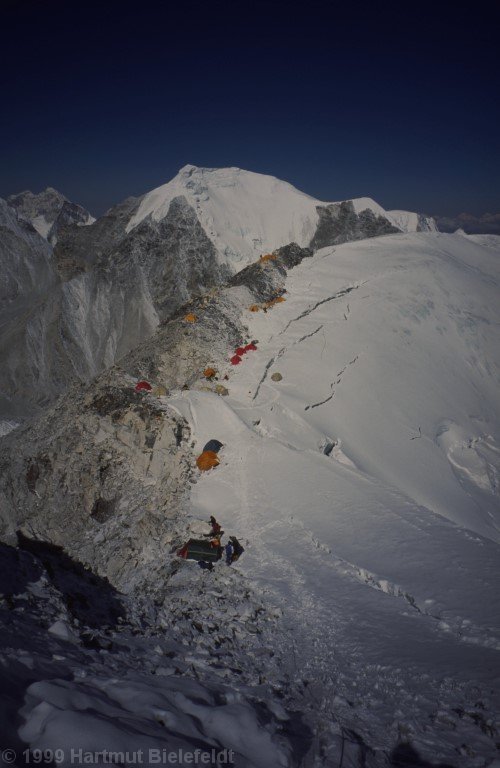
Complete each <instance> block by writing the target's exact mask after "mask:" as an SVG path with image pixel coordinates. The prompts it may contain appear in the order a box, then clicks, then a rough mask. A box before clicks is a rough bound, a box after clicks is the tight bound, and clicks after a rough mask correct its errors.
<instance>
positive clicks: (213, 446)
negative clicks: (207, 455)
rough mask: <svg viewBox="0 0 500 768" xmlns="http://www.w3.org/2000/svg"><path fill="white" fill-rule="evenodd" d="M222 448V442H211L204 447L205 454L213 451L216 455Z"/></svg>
mask: <svg viewBox="0 0 500 768" xmlns="http://www.w3.org/2000/svg"><path fill="white" fill-rule="evenodd" d="M221 448H222V443H221V441H220V440H209V441H208V443H207V444H206V446H205V447H204V449H203V452H205V451H213V452H214V453H219V451H220V449H221Z"/></svg>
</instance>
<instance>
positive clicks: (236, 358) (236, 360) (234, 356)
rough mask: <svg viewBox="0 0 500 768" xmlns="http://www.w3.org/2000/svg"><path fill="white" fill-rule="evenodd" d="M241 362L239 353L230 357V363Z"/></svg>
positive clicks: (236, 363)
mask: <svg viewBox="0 0 500 768" xmlns="http://www.w3.org/2000/svg"><path fill="white" fill-rule="evenodd" d="M240 363H241V357H240V356H239V355H233V356H232V358H231V364H232V365H239V364H240Z"/></svg>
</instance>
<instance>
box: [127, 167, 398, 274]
mask: <svg viewBox="0 0 500 768" xmlns="http://www.w3.org/2000/svg"><path fill="white" fill-rule="evenodd" d="M179 196H182V197H184V198H185V199H186V200H187V202H188V204H189V205H190V206H191V207H192V208H193V209H194V210H195V211H196V215H197V217H198V219H199V221H200V223H201V225H202V227H203V229H204V231H205V232H206V234H207V235H208V237H209V238H210V240H211V241H212V242H213V244H214V246H215V248H216V249H217V252H218V254H219V258H220V259H221V260H223V261H225V262H226V263H227V264H228V265H229V266H230V268H231V269H232V271H235V270H236V269H237V268H240V267H242V266H244V265H245V264H248V263H250V262H251V261H254V260H255V259H256V258H258V257H259V256H260V255H262V254H263V253H268V252H269V251H273V250H275V249H276V248H280V247H281V246H283V245H287V244H288V243H297V244H298V245H300V246H302V247H306V246H309V245H310V244H311V242H312V241H313V239H314V238H315V237H317V234H318V227H319V226H320V223H321V221H322V218H321V213H322V212H326V211H327V210H328V209H330V208H331V207H332V206H334V207H335V206H340V205H341V203H324V202H321V201H320V200H315V199H314V198H313V197H311V196H310V195H306V194H304V193H303V192H300V191H299V190H298V189H296V188H295V187H293V186H292V185H291V184H288V183H287V182H285V181H280V180H279V179H276V178H275V177H274V176H266V175H263V174H260V173H252V172H250V171H244V170H241V169H240V168H197V167H196V166H194V165H186V166H185V167H184V168H182V169H181V170H180V171H179V173H178V174H177V176H175V178H174V179H172V180H171V181H169V182H168V184H164V185H163V186H161V187H158V188H157V189H154V190H152V191H151V192H149V193H148V194H146V195H145V196H144V197H143V199H142V201H141V204H140V206H139V208H138V210H137V212H136V213H135V214H134V215H133V216H132V217H131V219H130V221H129V223H128V225H127V231H128V232H130V231H132V230H133V229H134V227H136V226H137V225H138V224H140V223H141V222H143V221H144V220H147V219H151V220H152V221H161V220H162V219H163V218H164V217H165V216H166V215H167V213H168V210H169V207H170V204H171V202H172V200H173V199H174V198H176V197H179ZM343 202H344V203H350V204H352V205H351V206H350V208H352V213H353V218H355V219H358V217H359V215H360V214H361V213H363V212H367V216H368V218H370V219H371V218H373V222H374V224H375V227H377V225H378V229H377V234H382V232H383V231H384V230H385V231H387V233H389V232H390V231H393V232H395V231H397V230H396V228H394V229H391V227H395V223H394V221H393V220H392V219H391V217H390V216H389V215H388V214H387V213H386V212H385V211H384V209H383V208H382V207H381V206H380V205H378V203H376V202H375V201H374V200H371V199H370V198H359V199H356V200H352V201H343ZM342 224H343V222H342V221H340V222H339V223H338V225H337V230H336V232H335V236H336V237H337V238H338V239H340V241H341V242H344V241H345V240H347V239H354V238H353V237H352V234H353V233H352V232H349V231H348V230H347V228H346V225H345V224H344V226H343V228H342ZM366 236H367V235H366V233H365V232H361V231H360V232H359V237H366ZM356 239H359V238H356Z"/></svg>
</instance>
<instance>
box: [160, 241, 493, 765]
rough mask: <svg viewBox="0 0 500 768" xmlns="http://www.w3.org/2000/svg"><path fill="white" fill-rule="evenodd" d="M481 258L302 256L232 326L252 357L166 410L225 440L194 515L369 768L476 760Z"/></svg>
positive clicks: (483, 512) (484, 710) (482, 597)
mask: <svg viewBox="0 0 500 768" xmlns="http://www.w3.org/2000/svg"><path fill="white" fill-rule="evenodd" d="M498 255H499V254H498V252H493V251H492V249H491V247H490V248H484V247H482V246H481V245H479V244H476V243H473V242H472V243H471V242H470V241H469V240H468V239H465V238H462V237H460V236H454V235H452V236H450V235H441V234H434V233H425V234H424V233H421V234H405V235H396V236H391V237H390V238H389V237H386V238H374V239H372V240H369V241H365V242H363V243H350V244H345V245H342V246H339V247H337V248H336V249H331V248H329V249H324V250H323V251H319V252H318V253H317V254H315V256H314V257H313V258H312V259H308V260H305V261H303V262H302V263H301V264H300V265H299V266H298V267H296V268H295V269H294V270H293V271H292V272H291V273H290V275H289V276H288V278H287V283H286V286H287V290H288V294H287V301H286V303H284V304H280V305H277V306H276V307H275V308H273V309H272V310H269V311H268V312H267V313H265V314H264V313H250V312H249V313H248V326H249V338H255V339H258V340H259V345H258V352H254V353H249V354H247V355H246V356H245V357H244V358H243V361H242V363H241V364H240V365H239V366H238V367H237V368H234V369H232V370H231V371H230V381H229V383H228V388H229V390H230V395H229V397H227V398H217V397H215V396H214V395H211V394H209V393H203V392H199V393H194V392H181V393H178V394H177V395H175V396H173V397H172V398H170V400H169V403H170V404H171V405H172V406H174V407H175V408H176V409H177V410H178V411H179V412H180V413H181V414H182V415H184V416H185V417H186V418H187V419H188V420H189V422H190V426H191V428H192V430H193V433H194V436H195V438H196V441H197V448H199V449H200V450H201V448H202V447H203V444H204V443H205V442H206V441H207V440H208V439H210V438H212V437H215V438H217V439H219V440H221V441H222V442H223V443H224V446H225V447H224V449H223V451H222V453H221V456H222V464H221V466H219V467H218V468H217V469H216V470H213V471H212V472H210V473H207V474H205V475H203V476H202V477H201V479H200V481H199V482H198V484H197V485H196V486H195V488H194V491H193V494H192V505H193V515H194V516H195V517H201V518H206V517H207V516H208V515H209V514H214V515H216V516H217V517H218V518H219V519H220V520H221V522H222V524H223V527H224V528H225V530H226V532H228V533H232V532H237V535H238V536H239V538H241V540H242V541H243V543H244V545H245V546H246V553H245V556H244V557H243V558H242V559H241V561H240V562H239V563H238V568H239V569H240V570H241V571H242V572H243V573H244V574H246V575H247V576H248V578H249V579H251V580H252V581H253V582H254V583H257V585H259V584H260V585H261V588H262V589H263V590H264V589H269V588H271V589H272V591H273V592H274V594H275V596H276V599H278V600H280V602H281V604H282V605H283V607H284V612H285V622H288V626H289V628H290V635H289V636H288V642H289V643H291V644H292V645H291V648H290V653H292V652H293V655H294V658H295V659H296V668H297V675H301V676H303V677H304V678H305V679H306V680H308V681H309V683H308V684H310V685H311V687H312V690H314V696H316V697H317V698H318V700H321V701H322V702H323V703H322V708H323V713H324V716H325V723H326V722H327V721H328V722H330V723H331V722H332V721H333V719H336V720H337V721H340V722H341V723H342V724H343V725H344V726H346V727H349V728H353V727H355V729H356V731H357V733H358V734H361V736H362V738H363V739H364V741H365V743H367V744H369V745H370V746H371V747H372V748H373V749H374V750H375V756H374V757H373V761H374V762H373V763H370V762H369V763H368V764H373V765H375V764H379V763H377V758H376V755H377V754H380V753H381V752H383V753H384V754H386V755H387V754H389V753H390V752H391V750H393V749H395V748H396V745H398V744H401V743H402V742H406V741H408V740H409V741H410V742H411V743H412V744H413V746H414V747H415V748H416V749H417V751H418V752H419V754H421V755H422V756H423V757H424V758H426V759H429V760H433V759H436V757H438V758H440V759H441V760H442V759H446V760H450V761H451V762H452V764H453V765H460V766H471V765H477V766H481V765H487V764H489V763H490V762H491V760H492V759H493V757H494V755H495V753H496V746H495V738H496V739H497V740H498V728H499V726H500V697H499V688H498V683H499V670H500V666H499V664H498V661H499V651H500V596H499V592H498V580H499V576H500V557H499V555H500V548H499V544H500V504H499V501H500V496H499V471H500V412H499V411H500V403H499V400H498V384H499V367H500V355H499V350H500V345H499V344H498V329H499V324H500V317H499V314H500V313H499V310H498V300H497V299H498V288H499V281H500V274H499V273H500V270H499V265H500V262H499V260H498ZM237 290H241V289H237ZM274 372H279V373H281V374H282V376H283V378H282V380H281V381H278V382H274V381H273V380H272V379H271V375H272V374H273V373H274ZM281 641H282V642H283V639H282V640H281ZM277 642H279V638H278V639H277ZM299 670H300V672H299ZM311 695H313V694H312V693H311ZM325 723H324V724H323V726H322V727H324V728H325V729H326V731H327V730H328V726H327V725H326V724H325ZM495 734H496V735H495ZM325 739H326V742H328V739H327V737H326V736H325ZM331 743H333V742H331ZM331 748H332V749H333V747H331ZM379 751H380V752H379ZM332 759H333V760H334V762H332V764H333V765H335V764H337V763H336V762H335V760H337V762H338V759H339V755H338V753H337V755H336V757H335V755H332Z"/></svg>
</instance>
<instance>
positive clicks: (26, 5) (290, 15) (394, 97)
mask: <svg viewBox="0 0 500 768" xmlns="http://www.w3.org/2000/svg"><path fill="white" fill-rule="evenodd" d="M490 6H491V4H490ZM1 13H2V27H3V35H2V46H1V50H0V59H1V67H0V80H1V100H2V110H1V118H0V148H1V149H0V169H1V174H0V196H2V197H5V196H7V195H8V194H10V193H13V192H18V191H21V190H23V189H31V190H32V191H34V192H36V191H40V189H42V188H44V187H46V186H49V185H50V186H53V187H56V188H57V189H59V190H60V191H62V192H63V193H64V194H65V195H66V196H68V197H69V198H70V199H72V200H74V201H75V202H79V203H82V204H83V205H85V206H86V207H87V208H89V209H90V210H91V211H92V212H93V213H94V214H100V213H102V212H103V211H104V210H105V209H106V208H107V207H109V206H110V205H112V204H113V203H115V202H119V201H120V200H122V199H123V198H125V197H127V196H128V195H139V194H142V193H143V192H145V191H147V190H149V189H151V188H153V187H155V186H158V185H159V184H162V183H164V182H166V181H168V180H169V179H170V178H171V177H172V176H173V175H175V173H176V172H177V170H178V169H179V168H180V167H182V166H183V165H185V164H186V163H193V164H195V165H201V166H209V167H219V166H227V165H234V166H239V167H240V168H245V169H248V170H253V171H257V172H262V173H270V174H272V175H275V176H278V177H279V178H282V179H286V180H287V181H290V182H291V183H293V184H294V185H295V186H297V187H299V188H300V189H302V190H303V191H305V192H308V193H310V194H312V195H314V196H316V197H318V198H320V199H324V200H336V199H342V198H347V197H353V196H361V195H369V196H371V197H373V198H375V199H376V200H378V201H379V202H380V203H381V204H382V205H383V206H384V207H386V208H397V207H400V208H408V209H413V210H419V211H423V212H427V213H434V214H447V215H453V214H457V213H459V212H461V211H468V212H470V213H473V214H477V215H479V214H482V213H484V212H485V211H490V212H495V213H496V212H499V211H500V183H499V176H500V174H499V171H500V120H499V118H500V98H499V96H500V94H499V81H500V77H499V75H500V67H499V58H500V57H499V53H498V51H499V48H500V45H499V35H498V30H499V21H500V18H499V17H500V14H499V13H498V11H497V13H496V16H494V15H493V14H494V12H493V11H492V10H490V11H488V10H487V6H486V5H485V4H482V3H477V2H476V3H475V4H474V5H469V7H467V8H461V7H459V5H458V4H457V5H455V6H454V7H452V8H447V7H446V6H445V4H437V3H434V4H433V5H431V4H427V3H425V2H421V3H411V4H409V3H403V2H402V1H401V2H400V3H397V4H396V3H383V2H382V3H374V2H370V3H363V2H357V3H354V2H351V3H349V2H347V0H344V2H342V3H336V2H316V1H315V0H309V1H308V2H302V3H301V4H300V5H294V4H293V3H292V2H281V0H280V1H279V2H272V0H268V2H260V1H259V2H252V0H246V2H241V3H240V2H238V0H233V2H226V1H224V2H214V1H213V0H212V1H211V0H205V1H204V2H197V1H195V0H192V1H190V0H184V2H182V0H178V2H176V3H172V2H169V0H165V2H148V0H144V1H143V2H142V3H141V2H139V0H136V2H134V3H133V4H132V3H127V2H126V0H123V2H120V3H119V2H115V0H103V2H102V3H100V4H97V3H93V2H85V1H84V0H79V1H75V2H71V1H70V0H64V2H61V1H59V0H43V1H42V0H36V2H32V1H30V0H2V12H1Z"/></svg>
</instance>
